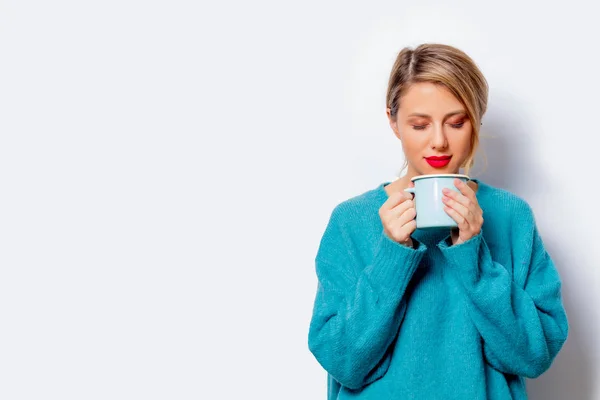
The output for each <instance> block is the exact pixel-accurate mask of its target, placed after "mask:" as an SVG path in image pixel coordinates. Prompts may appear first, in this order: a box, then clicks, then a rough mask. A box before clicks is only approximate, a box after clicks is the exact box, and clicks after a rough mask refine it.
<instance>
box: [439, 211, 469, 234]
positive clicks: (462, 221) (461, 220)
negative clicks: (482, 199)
mask: <svg viewBox="0 0 600 400" xmlns="http://www.w3.org/2000/svg"><path fill="white" fill-rule="evenodd" d="M444 211H446V214H448V215H449V216H450V218H452V219H453V220H454V221H456V223H457V224H458V229H460V230H461V231H463V230H466V229H467V228H468V227H469V223H468V222H467V220H466V218H465V217H463V216H462V215H460V214H459V213H458V212H457V211H456V210H455V209H453V208H450V207H448V206H446V207H444Z"/></svg>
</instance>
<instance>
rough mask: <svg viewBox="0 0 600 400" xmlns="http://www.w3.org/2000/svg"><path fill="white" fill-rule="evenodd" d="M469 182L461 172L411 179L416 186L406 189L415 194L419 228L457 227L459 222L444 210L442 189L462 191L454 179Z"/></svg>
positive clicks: (420, 176)
mask: <svg viewBox="0 0 600 400" xmlns="http://www.w3.org/2000/svg"><path fill="white" fill-rule="evenodd" d="M456 178H458V179H460V180H461V181H463V182H465V183H466V182H467V181H469V180H470V178H469V177H468V176H467V175H460V174H434V175H418V176H415V177H414V178H412V179H411V181H412V182H413V183H414V184H415V187H414V188H407V189H404V190H405V191H406V192H408V193H412V194H414V195H415V209H416V210H417V229H429V228H456V227H457V226H458V224H457V223H456V221H454V220H453V219H452V217H450V216H449V215H448V214H446V211H444V202H443V201H442V197H443V193H442V189H444V188H448V189H450V190H454V191H455V192H458V193H460V191H459V190H458V189H457V188H456V186H454V179H456Z"/></svg>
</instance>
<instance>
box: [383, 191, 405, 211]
mask: <svg viewBox="0 0 600 400" xmlns="http://www.w3.org/2000/svg"><path fill="white" fill-rule="evenodd" d="M406 200H412V194H410V193H408V192H404V191H401V192H396V193H392V194H391V195H390V196H389V197H388V199H387V200H386V201H385V203H383V205H382V206H381V209H382V210H383V211H390V210H391V209H393V208H394V207H396V206H397V205H398V204H401V203H403V202H405V201H406Z"/></svg>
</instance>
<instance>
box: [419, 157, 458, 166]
mask: <svg viewBox="0 0 600 400" xmlns="http://www.w3.org/2000/svg"><path fill="white" fill-rule="evenodd" d="M451 158H452V156H431V157H425V161H427V163H428V164H429V165H431V166H432V167H434V168H443V167H445V166H446V165H448V164H449V163H450V159H451Z"/></svg>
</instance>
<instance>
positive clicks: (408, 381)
mask: <svg viewBox="0 0 600 400" xmlns="http://www.w3.org/2000/svg"><path fill="white" fill-rule="evenodd" d="M487 97H488V86H487V83H486V80H485V78H484V77H483V75H482V73H481V72H480V70H479V69H478V67H477V66H476V65H475V63H474V62H473V60H472V59H471V58H470V57H469V56H467V55H466V54H465V53H463V52H462V51H460V50H458V49H456V48H454V47H451V46H446V45H440V44H424V45H421V46H419V47H417V48H416V49H414V50H413V49H410V48H405V49H403V50H402V51H401V52H400V53H399V55H398V57H397V59H396V62H395V64H394V66H393V69H392V72H391V75H390V79H389V85H388V91H387V116H388V119H389V123H390V126H391V128H392V130H393V131H394V133H395V134H396V136H397V137H398V139H399V140H400V141H401V142H402V148H403V150H404V153H405V157H406V160H407V173H406V174H405V175H404V176H403V177H401V178H399V179H397V180H396V181H394V182H393V183H389V182H385V183H382V184H380V185H379V186H378V187H377V188H374V189H372V190H369V191H367V192H366V193H363V194H361V195H359V196H356V197H353V198H351V199H349V200H346V201H344V202H342V203H341V204H339V205H338V206H337V207H335V209H334V210H333V212H332V214H331V217H330V220H329V223H328V225H327V228H326V229H325V232H324V234H323V237H322V239H321V243H320V246H319V249H318V252H317V256H316V259H315V263H316V272H317V276H318V280H319V285H318V290H317V295H316V299H315V304H314V310H313V316H312V320H311V324H310V329H309V338H308V339H309V348H310V350H311V352H312V353H313V354H314V356H315V358H316V359H317V360H318V362H319V363H320V364H321V365H322V366H323V368H324V369H325V370H326V371H327V373H328V399H330V400H331V399H376V400H385V399H418V400H427V399H444V400H448V399H469V400H473V399H526V398H527V394H526V389H525V379H524V378H525V377H527V378H535V377H538V376H539V375H541V374H542V373H543V372H544V371H546V370H547V369H548V368H549V367H550V365H551V363H552V361H553V359H554V358H555V356H556V354H557V353H558V351H559V350H560V349H561V347H562V345H563V343H564V342H565V340H566V338H567V333H568V321H567V317H566V313H565V310H564V307H563V304H562V299H561V280H560V277H559V275H558V273H557V270H556V268H555V266H554V264H553V262H552V260H551V258H550V256H549V255H548V253H547V252H546V250H545V249H544V245H543V242H542V239H541V237H540V235H539V232H538V229H537V227H536V223H535V219H534V215H533V213H532V210H531V208H530V207H529V205H528V204H527V203H526V202H525V201H524V200H522V199H520V198H519V197H517V196H516V195H514V194H511V193H509V192H507V191H504V190H501V189H498V188H495V187H492V186H490V185H487V184H485V183H484V182H482V181H479V180H476V179H473V180H471V181H469V183H468V184H465V183H463V182H461V181H459V180H456V181H455V185H456V187H457V189H458V190H459V191H460V193H457V192H454V191H445V192H444V200H443V201H444V204H445V210H446V212H447V213H448V215H450V216H451V217H452V219H454V220H455V221H456V222H457V223H458V229H455V230H453V231H452V232H448V231H446V230H433V231H431V230H427V231H425V230H419V229H416V223H415V216H416V212H415V207H414V202H413V199H412V195H410V194H408V193H406V192H404V189H405V188H407V187H412V186H413V184H412V183H411V179H412V178H413V177H415V176H417V175H424V174H440V173H458V172H459V171H460V169H461V168H463V169H464V172H465V173H467V174H468V173H469V169H470V168H471V166H472V164H473V159H474V155H475V152H476V150H477V146H478V135H479V127H480V125H481V118H482V116H483V114H484V113H485V111H486V107H487ZM484 217H485V220H484Z"/></svg>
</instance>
